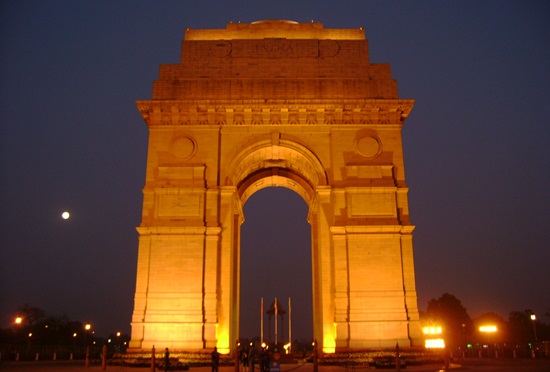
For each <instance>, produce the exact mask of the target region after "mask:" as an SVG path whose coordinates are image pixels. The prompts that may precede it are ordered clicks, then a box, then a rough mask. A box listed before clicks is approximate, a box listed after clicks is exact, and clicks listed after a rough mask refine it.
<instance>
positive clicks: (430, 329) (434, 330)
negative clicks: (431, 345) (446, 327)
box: [422, 326, 443, 335]
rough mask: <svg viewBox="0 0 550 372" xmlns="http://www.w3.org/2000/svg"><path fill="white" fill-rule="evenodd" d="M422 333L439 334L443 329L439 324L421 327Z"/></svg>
mask: <svg viewBox="0 0 550 372" xmlns="http://www.w3.org/2000/svg"><path fill="white" fill-rule="evenodd" d="M422 333H424V334H425V335H440V334H441V333H443V329H442V328H441V327H440V326H430V327H424V328H422Z"/></svg>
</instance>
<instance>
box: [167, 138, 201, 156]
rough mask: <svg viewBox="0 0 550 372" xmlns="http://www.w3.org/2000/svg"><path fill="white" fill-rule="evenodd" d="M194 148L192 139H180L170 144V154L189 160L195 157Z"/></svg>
mask: <svg viewBox="0 0 550 372" xmlns="http://www.w3.org/2000/svg"><path fill="white" fill-rule="evenodd" d="M196 148H197V146H196V144H195V141H194V140H193V139H192V138H190V137H181V138H178V139H176V140H175V141H174V143H173V144H172V153H173V154H174V155H175V156H177V157H178V158H181V159H189V158H190V157H192V156H193V155H195V151H196Z"/></svg>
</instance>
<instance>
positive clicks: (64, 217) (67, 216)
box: [61, 211, 71, 220]
mask: <svg viewBox="0 0 550 372" xmlns="http://www.w3.org/2000/svg"><path fill="white" fill-rule="evenodd" d="M61 217H62V218H63V219H64V220H68V219H69V217H71V215H70V214H69V212H67V211H65V212H63V213H61Z"/></svg>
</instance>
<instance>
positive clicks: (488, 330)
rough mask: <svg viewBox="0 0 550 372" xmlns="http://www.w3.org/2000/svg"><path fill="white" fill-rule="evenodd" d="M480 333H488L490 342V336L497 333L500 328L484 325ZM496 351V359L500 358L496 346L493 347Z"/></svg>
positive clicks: (480, 328)
mask: <svg viewBox="0 0 550 372" xmlns="http://www.w3.org/2000/svg"><path fill="white" fill-rule="evenodd" d="M479 331H480V332H481V333H487V334H488V339H489V341H490V335H492V334H494V333H496V332H497V331H498V328H497V326H496V325H494V324H487V325H482V326H480V327H479ZM493 347H494V349H495V358H498V352H497V348H496V346H495V345H493Z"/></svg>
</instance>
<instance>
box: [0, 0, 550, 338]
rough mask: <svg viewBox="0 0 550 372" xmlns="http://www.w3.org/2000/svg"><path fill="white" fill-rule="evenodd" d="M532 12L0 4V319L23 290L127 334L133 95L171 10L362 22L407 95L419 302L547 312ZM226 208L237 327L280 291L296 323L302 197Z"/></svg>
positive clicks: (547, 206)
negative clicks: (237, 292) (239, 224)
mask: <svg viewBox="0 0 550 372" xmlns="http://www.w3.org/2000/svg"><path fill="white" fill-rule="evenodd" d="M549 15H550V7H549V6H548V4H547V2H545V1H529V2H523V1H482V2H478V1H461V2H451V1H448V2H441V1H421V2H398V1H385V2H382V1H373V2H371V1H345V2H340V1H338V2H337V1H300V2H297V1H281V0H279V1H262V2H256V1H250V2H241V1H227V2H218V1H205V0H201V1H185V2H182V1H163V2H158V1H137V0H135V1H132V2H121V1H120V2H115V1H47V2H46V1H25V2H21V1H3V2H2V3H1V4H0V41H1V44H0V53H1V54H0V126H1V127H0V316H1V321H2V323H1V325H2V326H3V327H4V326H7V325H8V324H9V321H10V320H11V317H12V316H13V314H14V310H15V309H16V308H17V307H19V306H21V305H22V304H24V303H29V304H31V305H33V306H38V307H41V308H43V309H45V310H46V311H48V312H49V313H53V314H61V313H63V312H65V313H67V314H68V315H69V317H70V318H72V319H76V320H82V321H90V322H92V323H93V324H95V325H96V329H97V331H98V332H99V333H100V334H104V335H106V334H108V333H110V332H114V331H116V330H119V329H121V330H123V331H125V332H129V330H130V326H129V322H130V317H131V312H132V309H133V295H134V285H135V267H136V257H137V233H136V231H135V227H136V226H138V225H139V223H140V213H141V203H142V195H141V189H142V187H143V185H144V179H145V161H146V151H147V127H146V125H145V123H144V122H143V120H142V118H141V117H140V115H139V113H138V111H137V109H136V107H135V104H134V101H135V100H141V99H150V97H151V91H152V83H153V81H154V80H155V79H156V78H157V74H158V68H159V65H160V64H163V63H178V62H179V58H180V43H181V40H182V39H183V35H184V29H185V28H186V27H190V28H225V26H226V24H227V23H228V22H229V21H233V22H237V21H242V22H252V21H255V20H261V19H291V20H295V21H299V22H309V21H311V20H315V21H319V22H322V23H323V24H324V26H325V27H326V28H358V27H364V28H365V30H366V35H367V39H368V40H369V46H370V55H371V61H372V62H374V63H390V64H391V67H392V74H393V77H394V78H395V79H396V80H397V81H398V86H399V96H400V97H401V98H412V99H415V100H416V104H415V107H414V109H413V111H412V114H411V115H410V117H409V118H408V120H407V121H406V123H405V126H404V129H403V137H404V148H405V166H406V168H405V169H406V175H407V183H408V185H409V187H410V193H409V197H410V211H411V218H412V222H413V223H414V224H415V225H416V226H417V227H416V230H415V233H414V247H415V260H416V278H417V288H418V300H419V308H420V309H421V310H424V309H425V308H426V305H427V302H428V301H429V300H430V299H431V298H435V297H439V296H440V295H441V294H443V293H444V292H449V293H452V294H454V295H455V296H457V297H458V298H459V299H460V300H461V301H462V303H463V305H464V306H465V307H466V308H467V309H468V312H469V314H470V315H471V316H472V317H474V316H476V315H480V314H481V313H483V312H487V311H495V312H498V313H500V314H501V315H503V316H504V317H505V318H507V316H508V313H509V312H510V311H512V310H524V309H527V308H530V309H532V310H534V311H535V312H537V313H539V314H541V318H542V319H543V320H544V321H546V322H548V321H549V319H547V318H546V319H545V318H544V317H542V313H543V312H545V311H546V310H548V309H550V290H549V287H548V283H549V282H550V274H549V272H550V271H549V270H548V266H549V262H550V253H549V250H550V228H549V227H548V216H549V214H550V191H549V186H550V146H549V140H550V125H549V124H550V119H549V118H550V114H549V109H548V105H549V102H550V88H549V87H550V72H549V71H550V70H549V61H550V48H549V47H548V46H549V45H550V27H549V26H548V24H549V22H548V16H549ZM273 208H277V209H278V210H280V212H274V211H272V209H273ZM65 209H67V210H69V211H70V212H71V213H72V218H71V219H70V220H68V221H64V220H62V219H61V218H60V214H61V212H62V211H63V210H65ZM245 212H246V219H247V221H246V223H245V225H244V226H243V232H244V236H243V247H242V249H243V259H242V268H243V272H242V282H243V286H242V292H243V305H242V307H243V313H242V318H241V322H242V325H243V328H242V335H243V336H249V335H251V334H257V333H259V331H258V330H257V329H258V323H257V321H256V318H255V317H257V316H258V309H257V307H258V306H259V298H260V297H262V296H264V297H265V298H266V302H270V301H272V299H273V297H275V296H278V297H279V298H280V299H283V300H284V301H285V307H286V301H287V299H288V297H289V296H291V297H292V301H293V315H294V317H295V319H294V322H293V323H294V326H295V329H294V330H293V333H294V336H295V337H299V338H305V339H308V338H309V337H310V335H311V323H310V320H309V318H310V316H311V305H310V303H309V302H310V297H311V267H310V248H309V234H310V233H309V230H308V225H307V223H306V221H305V216H306V214H307V207H306V205H305V203H304V202H303V201H302V200H301V199H300V198H299V197H298V196H297V195H296V194H292V193H291V192H288V191H287V190H284V189H266V190H262V191H261V192H259V193H258V194H255V195H254V196H253V197H252V198H250V200H249V201H248V202H247V204H246V206H245ZM279 223H281V225H279ZM283 223H285V224H283ZM262 224H263V225H262ZM269 226H272V227H271V228H269ZM266 230H267V231H266ZM279 239H286V240H279ZM275 253H276V254H275ZM271 254H273V256H272V255H271ZM295 262H296V263H298V264H297V265H294V264H293V263H295ZM277 283H280V284H279V285H278V286H277Z"/></svg>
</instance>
